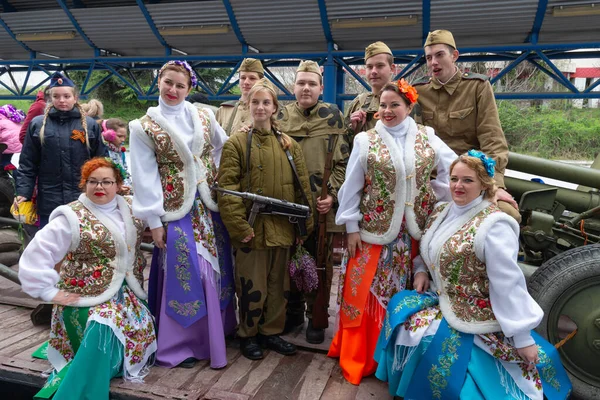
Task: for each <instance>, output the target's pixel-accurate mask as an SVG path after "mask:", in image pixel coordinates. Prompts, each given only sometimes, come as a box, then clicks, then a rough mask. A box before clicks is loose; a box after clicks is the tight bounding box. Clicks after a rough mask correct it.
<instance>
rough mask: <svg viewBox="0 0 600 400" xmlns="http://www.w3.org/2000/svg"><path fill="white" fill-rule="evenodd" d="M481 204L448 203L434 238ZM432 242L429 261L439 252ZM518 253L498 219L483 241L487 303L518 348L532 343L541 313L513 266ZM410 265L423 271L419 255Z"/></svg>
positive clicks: (479, 199) (508, 230)
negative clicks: (486, 277)
mask: <svg viewBox="0 0 600 400" xmlns="http://www.w3.org/2000/svg"><path fill="white" fill-rule="evenodd" d="M482 201H483V196H479V197H477V198H476V199H475V200H473V201H471V202H470V203H469V204H467V205H464V206H459V205H457V204H455V203H454V202H452V203H450V205H449V207H450V210H449V211H448V214H447V215H446V218H445V219H444V220H443V221H442V223H441V224H440V225H439V226H438V228H437V230H436V231H435V232H434V235H435V236H437V237H448V236H449V235H450V234H452V233H453V232H451V230H452V229H454V228H455V227H456V225H454V228H453V227H452V225H453V224H452V221H454V220H456V219H457V218H459V217H460V216H462V215H463V214H465V213H466V212H468V211H469V210H470V209H472V208H473V207H475V206H477V205H479V204H480V203H481V202H482ZM435 236H434V237H435ZM434 242H435V240H432V241H431V242H430V246H429V248H428V252H429V254H428V255H429V259H430V260H435V257H436V254H437V252H439V249H438V248H436V247H435V246H433V243H434ZM518 252H519V237H518V235H517V234H516V233H515V232H514V230H513V229H512V228H511V227H510V225H509V224H508V222H507V221H502V220H500V221H497V222H496V223H494V224H493V225H492V226H491V227H490V229H489V231H488V234H487V236H486V237H485V242H484V254H485V260H486V261H485V263H486V270H487V274H488V278H489V281H490V302H491V304H492V310H493V311H494V316H495V317H496V319H497V320H498V323H499V324H500V327H501V328H502V332H503V333H504V334H505V335H506V336H507V337H512V338H513V340H514V343H515V347H517V348H521V347H527V346H529V345H532V344H534V343H535V342H534V340H533V337H532V336H531V333H530V331H531V330H532V329H535V327H537V326H538V325H539V323H540V322H541V320H542V318H543V316H544V312H543V311H542V309H541V308H540V306H539V305H538V304H537V303H536V302H535V300H534V299H533V298H532V297H531V296H530V295H529V293H528V292H527V283H526V281H525V276H524V275H523V272H522V271H521V269H520V268H519V265H518V264H517V256H518ZM414 266H415V269H414V271H415V274H416V273H417V272H425V269H424V262H423V260H422V259H421V256H418V257H417V258H415V260H414Z"/></svg>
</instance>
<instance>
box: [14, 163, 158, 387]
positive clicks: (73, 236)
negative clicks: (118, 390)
mask: <svg viewBox="0 0 600 400" xmlns="http://www.w3.org/2000/svg"><path fill="white" fill-rule="evenodd" d="M123 179H124V171H123V169H122V168H121V167H120V166H118V165H116V164H115V163H114V162H113V161H111V160H110V159H109V158H94V159H92V160H90V161H88V162H86V163H85V164H84V165H83V168H82V170H81V182H80V187H81V189H82V190H83V192H84V193H83V194H81V195H80V196H79V199H78V200H76V201H74V202H72V203H70V204H68V205H64V206H60V207H58V208H57V209H56V210H54V212H53V213H52V215H51V216H50V222H49V223H48V225H47V226H46V227H45V228H44V229H42V230H41V231H39V232H38V233H37V235H36V236H35V238H34V239H33V240H32V242H31V243H30V244H29V245H28V246H27V249H26V250H25V252H23V255H22V256H21V260H20V261H19V279H20V280H21V285H22V289H23V291H24V292H25V293H27V294H29V295H30V296H33V297H38V298H40V299H42V300H44V301H48V302H52V303H54V307H53V309H52V320H51V326H50V340H49V342H48V344H47V347H46V349H47V351H46V352H45V354H46V355H47V358H48V360H49V361H50V363H51V364H52V367H53V368H54V371H53V372H52V374H51V375H50V377H49V378H48V383H47V384H46V386H44V388H43V389H42V390H41V391H40V392H39V393H38V394H37V395H36V397H35V398H40V399H42V398H50V397H51V396H52V395H53V394H54V393H55V392H56V394H55V395H54V397H53V398H54V399H82V398H86V399H107V398H108V393H109V385H110V379H111V378H113V377H115V376H116V375H117V374H121V373H122V374H123V376H124V378H125V380H128V381H133V382H142V380H143V378H144V376H146V375H147V374H148V372H149V369H148V367H149V366H150V365H152V363H153V358H154V357H153V354H154V352H155V351H156V335H155V332H154V320H153V318H152V315H151V314H150V311H149V310H148V309H147V308H146V306H145V303H144V302H143V301H142V300H145V299H146V297H147V296H146V292H144V289H143V282H144V276H143V270H144V267H145V266H146V260H145V258H144V256H143V255H142V253H141V250H140V248H139V247H140V244H141V242H142V234H143V231H144V228H145V226H144V224H143V222H142V221H140V220H138V219H136V218H133V216H132V214H131V205H130V204H129V203H130V202H129V201H128V200H126V199H125V198H124V197H121V196H119V195H117V193H118V192H119V191H120V190H121V187H122V185H123ZM36 353H37V352H36Z"/></svg>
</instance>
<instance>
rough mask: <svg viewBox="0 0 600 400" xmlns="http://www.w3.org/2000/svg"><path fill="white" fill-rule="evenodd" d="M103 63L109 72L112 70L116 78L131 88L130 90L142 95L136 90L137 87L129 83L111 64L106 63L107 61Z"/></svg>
mask: <svg viewBox="0 0 600 400" xmlns="http://www.w3.org/2000/svg"><path fill="white" fill-rule="evenodd" d="M103 65H104V66H105V67H106V68H108V70H110V72H112V73H113V74H114V75H115V76H116V77H117V78H119V79H120V80H121V82H123V83H124V84H125V85H127V86H129V87H130V88H131V90H133V91H134V92H135V93H136V95H137V96H142V95H143V93H141V92H140V91H138V90H137V88H136V87H135V86H134V85H132V84H131V82H129V81H128V80H127V79H125V77H124V76H123V75H121V74H120V73H119V72H118V71H117V70H116V69H114V68H113V67H112V66H111V65H109V64H107V63H103Z"/></svg>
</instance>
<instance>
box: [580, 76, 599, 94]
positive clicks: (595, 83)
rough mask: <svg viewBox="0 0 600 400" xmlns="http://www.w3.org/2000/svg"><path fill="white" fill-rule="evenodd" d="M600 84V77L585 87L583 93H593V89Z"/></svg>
mask: <svg viewBox="0 0 600 400" xmlns="http://www.w3.org/2000/svg"><path fill="white" fill-rule="evenodd" d="M598 86H600V79H597V80H596V82H594V83H592V84H591V85H590V86H588V87H587V88H585V90H584V91H583V93H593V90H594V89H596V88H597V87H598Z"/></svg>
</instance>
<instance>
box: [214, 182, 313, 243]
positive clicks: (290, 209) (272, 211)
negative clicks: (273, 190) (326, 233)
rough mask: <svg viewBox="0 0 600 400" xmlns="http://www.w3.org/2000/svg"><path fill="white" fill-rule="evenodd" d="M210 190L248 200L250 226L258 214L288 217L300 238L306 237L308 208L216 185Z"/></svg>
mask: <svg viewBox="0 0 600 400" xmlns="http://www.w3.org/2000/svg"><path fill="white" fill-rule="evenodd" d="M211 190H214V191H216V192H220V193H223V194H230V195H233V196H237V197H241V198H242V199H246V200H250V201H251V202H252V208H251V209H250V215H249V216H248V223H249V224H250V226H253V225H254V220H256V216H257V215H258V214H269V215H282V216H285V217H288V220H289V221H290V223H292V224H296V225H297V226H298V232H299V235H300V236H306V234H307V231H306V219H307V218H308V217H309V216H310V207H308V206H305V205H302V204H297V203H290V202H289V201H285V200H278V199H273V198H271V197H266V196H261V195H258V194H254V193H248V192H237V191H235V190H229V189H223V188H220V187H219V186H217V185H214V186H212V187H211Z"/></svg>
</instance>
